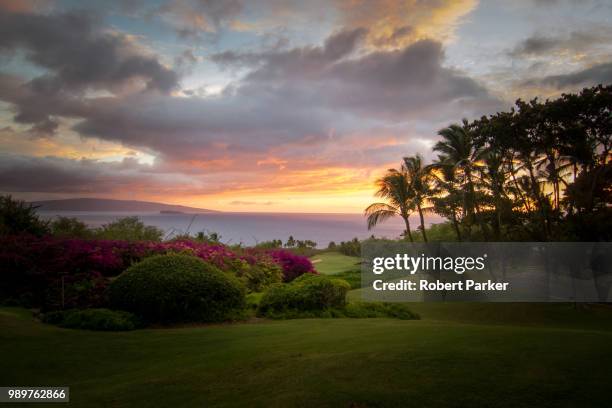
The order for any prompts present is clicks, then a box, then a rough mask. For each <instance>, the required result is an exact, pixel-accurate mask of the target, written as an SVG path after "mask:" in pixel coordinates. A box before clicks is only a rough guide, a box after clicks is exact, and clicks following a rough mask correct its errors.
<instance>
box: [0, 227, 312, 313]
mask: <svg viewBox="0 0 612 408" xmlns="http://www.w3.org/2000/svg"><path fill="white" fill-rule="evenodd" d="M168 253H181V254H188V255H193V256H197V257H198V258H200V259H202V260H204V261H205V262H207V263H210V264H213V265H215V266H216V267H217V268H219V269H221V270H222V271H225V272H231V273H233V274H235V275H236V276H238V277H239V278H241V279H242V280H243V281H244V282H245V284H246V286H247V287H248V288H249V289H250V290H253V291H259V290H262V289H263V288H265V287H266V286H269V285H270V284H272V283H276V282H277V281H279V280H280V279H281V276H280V274H279V269H282V280H283V281H285V282H289V281H291V280H293V279H294V278H296V277H298V276H300V275H302V274H304V273H315V272H314V268H313V266H312V264H311V263H310V261H309V260H308V258H306V257H302V256H298V255H294V254H292V253H290V252H288V251H285V250H275V251H271V252H266V251H256V250H243V251H241V252H240V253H237V252H234V251H232V250H230V249H229V248H228V247H226V246H224V245H221V244H210V243H202V242H197V241H193V240H177V241H170V242H150V241H120V240H86V239H66V238H57V237H35V236H32V235H18V236H3V237H0V302H3V303H17V304H22V305H27V306H36V307H42V308H43V309H59V308H85V307H103V306H104V305H105V304H106V299H105V291H106V287H107V286H108V284H109V282H110V280H111V279H112V278H113V277H116V276H118V275H119V274H120V273H121V272H123V271H124V270H125V269H127V268H128V267H129V266H131V265H132V264H133V263H136V262H139V261H141V260H142V259H144V258H146V257H149V256H152V255H158V254H168ZM279 267H280V268H279Z"/></svg>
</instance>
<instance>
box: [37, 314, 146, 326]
mask: <svg viewBox="0 0 612 408" xmlns="http://www.w3.org/2000/svg"><path fill="white" fill-rule="evenodd" d="M42 321H43V322H44V323H49V324H55V325H57V326H60V327H66V328H69V329H84V330H101V331H125V330H134V329H136V328H138V327H139V326H140V319H138V318H137V317H136V316H135V315H133V314H132V313H129V312H124V311H118V310H109V309H83V310H78V309H72V310H62V311H55V312H49V313H45V314H44V315H43V316H42Z"/></svg>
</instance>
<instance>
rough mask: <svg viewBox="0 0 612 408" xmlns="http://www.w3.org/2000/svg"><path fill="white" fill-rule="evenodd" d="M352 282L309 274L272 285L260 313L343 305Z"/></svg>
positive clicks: (280, 312)
mask: <svg viewBox="0 0 612 408" xmlns="http://www.w3.org/2000/svg"><path fill="white" fill-rule="evenodd" d="M349 289H350V285H349V284H348V283H347V282H346V281H343V280H341V279H334V278H330V277H327V276H322V275H312V274H305V275H302V276H300V277H299V278H296V279H295V280H293V281H292V282H290V283H286V284H279V285H275V286H272V287H271V288H270V289H268V291H267V292H266V293H265V294H264V296H263V297H262V299H261V302H260V303H259V308H258V314H259V315H260V316H269V317H277V315H278V314H285V313H290V312H312V311H324V310H329V309H334V308H343V307H344V306H345V304H346V293H347V292H348V290H349Z"/></svg>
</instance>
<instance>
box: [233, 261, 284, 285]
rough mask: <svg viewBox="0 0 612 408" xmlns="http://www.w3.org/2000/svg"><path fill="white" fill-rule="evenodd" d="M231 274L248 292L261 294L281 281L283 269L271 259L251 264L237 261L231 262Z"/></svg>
mask: <svg viewBox="0 0 612 408" xmlns="http://www.w3.org/2000/svg"><path fill="white" fill-rule="evenodd" d="M232 272H233V273H235V274H236V276H238V277H239V278H240V279H241V280H242V281H243V282H244V285H245V286H246V288H247V289H248V290H249V292H261V291H263V290H264V289H266V288H268V287H269V286H271V285H273V284H275V283H280V282H282V281H283V269H282V268H281V266H280V265H278V264H277V263H274V262H273V261H272V259H259V260H258V262H256V263H252V264H251V263H248V262H246V261H244V260H240V259H239V260H236V261H234V262H233V264H232Z"/></svg>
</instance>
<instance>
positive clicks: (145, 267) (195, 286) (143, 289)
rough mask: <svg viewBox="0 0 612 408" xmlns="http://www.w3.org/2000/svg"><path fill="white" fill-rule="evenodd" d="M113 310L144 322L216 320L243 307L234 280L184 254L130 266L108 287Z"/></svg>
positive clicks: (240, 291) (240, 290) (239, 288)
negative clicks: (126, 312) (129, 314)
mask: <svg viewBox="0 0 612 408" xmlns="http://www.w3.org/2000/svg"><path fill="white" fill-rule="evenodd" d="M109 301H110V305H111V306H112V307H113V308H116V309H119V310H126V311H128V312H132V313H134V314H136V315H137V316H139V317H141V318H143V319H144V320H146V321H147V322H150V323H152V322H161V323H173V322H217V321H223V320H227V319H231V318H234V317H236V316H238V315H239V314H240V312H241V311H242V310H243V308H244V307H245V289H244V286H243V285H242V283H240V282H239V281H238V279H237V278H235V277H233V276H231V275H230V274H228V273H224V272H221V271H220V270H219V269H218V268H216V267H215V266H213V265H211V264H208V263H206V262H204V261H202V260H201V259H199V258H196V257H194V256H188V255H177V254H171V255H157V256H152V257H150V258H146V259H145V260H143V261H141V262H139V263H137V264H135V265H133V266H131V267H130V268H128V269H127V270H126V271H125V272H123V273H122V274H121V275H119V277H117V278H116V279H115V280H114V281H113V282H112V283H111V285H110V287H109Z"/></svg>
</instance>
